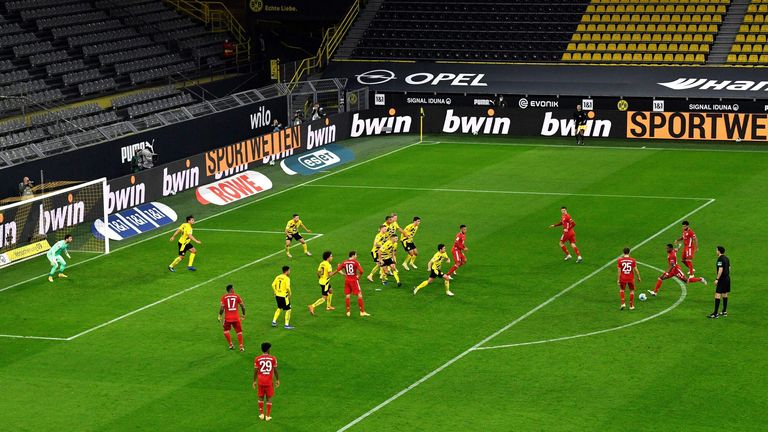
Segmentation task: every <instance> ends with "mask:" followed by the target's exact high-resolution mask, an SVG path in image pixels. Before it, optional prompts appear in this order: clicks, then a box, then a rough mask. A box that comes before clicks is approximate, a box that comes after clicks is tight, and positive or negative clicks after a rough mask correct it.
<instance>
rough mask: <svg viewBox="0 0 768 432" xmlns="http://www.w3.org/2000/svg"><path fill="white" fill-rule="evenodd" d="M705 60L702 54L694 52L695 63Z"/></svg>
mask: <svg viewBox="0 0 768 432" xmlns="http://www.w3.org/2000/svg"><path fill="white" fill-rule="evenodd" d="M706 61H707V60H706V59H705V58H704V54H696V63H704V62H706Z"/></svg>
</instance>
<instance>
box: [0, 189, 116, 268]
mask: <svg viewBox="0 0 768 432" xmlns="http://www.w3.org/2000/svg"><path fill="white" fill-rule="evenodd" d="M106 185H107V181H106V179H104V178H102V179H99V180H94V181H90V182H87V183H81V184H78V185H75V186H70V187H67V188H64V189H60V190H56V191H53V192H48V193H44V194H40V195H32V196H28V197H22V198H25V199H20V200H19V201H17V202H14V203H12V204H7V205H2V206H0V267H2V266H6V265H11V264H15V263H18V262H20V261H23V260H26V259H29V258H32V257H35V256H37V255H40V254H43V253H45V252H47V251H48V249H49V248H50V247H51V246H52V245H53V244H54V243H56V242H57V241H59V240H62V239H64V236H66V235H67V234H71V235H72V243H71V244H70V246H69V249H70V250H71V251H82V252H93V253H109V239H107V238H104V236H102V235H100V234H98V232H97V231H96V230H95V229H94V228H93V227H94V223H95V222H96V221H97V220H101V221H106V220H107V208H106V200H105V193H106V190H107V187H106Z"/></svg>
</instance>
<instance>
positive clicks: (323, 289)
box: [320, 282, 331, 296]
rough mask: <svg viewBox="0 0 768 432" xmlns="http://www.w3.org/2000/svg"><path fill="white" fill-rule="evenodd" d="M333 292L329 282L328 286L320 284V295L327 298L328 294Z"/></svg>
mask: <svg viewBox="0 0 768 432" xmlns="http://www.w3.org/2000/svg"><path fill="white" fill-rule="evenodd" d="M330 290H331V283H330V282H328V283H327V284H325V285H323V284H320V295H323V296H327V295H328V292H329V291H330Z"/></svg>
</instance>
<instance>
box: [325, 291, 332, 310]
mask: <svg viewBox="0 0 768 432" xmlns="http://www.w3.org/2000/svg"><path fill="white" fill-rule="evenodd" d="M332 298H333V294H328V304H327V305H326V307H331V299H332Z"/></svg>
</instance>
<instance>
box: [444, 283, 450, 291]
mask: <svg viewBox="0 0 768 432" xmlns="http://www.w3.org/2000/svg"><path fill="white" fill-rule="evenodd" d="M445 290H446V291H450V290H451V281H449V280H446V281H445Z"/></svg>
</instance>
